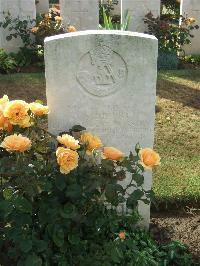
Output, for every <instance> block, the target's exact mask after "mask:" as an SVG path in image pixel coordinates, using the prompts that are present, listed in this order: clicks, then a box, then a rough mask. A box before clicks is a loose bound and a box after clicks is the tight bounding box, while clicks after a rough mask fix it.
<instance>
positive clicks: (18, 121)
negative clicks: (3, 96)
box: [3, 100, 31, 128]
mask: <svg viewBox="0 0 200 266" xmlns="http://www.w3.org/2000/svg"><path fill="white" fill-rule="evenodd" d="M28 110H29V104H28V103H26V102H25V101H22V100H15V101H10V102H9V103H8V104H7V105H6V107H5V109H4V112H3V115H4V116H5V117H7V118H8V119H9V120H10V123H11V124H13V125H19V126H20V127H23V128H24V127H30V126H31V124H30V117H29V115H28Z"/></svg>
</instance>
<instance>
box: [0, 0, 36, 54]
mask: <svg viewBox="0 0 200 266" xmlns="http://www.w3.org/2000/svg"><path fill="white" fill-rule="evenodd" d="M4 12H5V14H8V12H9V13H10V14H11V16H12V18H17V17H19V18H20V19H21V20H32V19H35V18H36V8H35V0H6V1H5V0H0V21H4V17H5V14H4ZM9 34H10V32H9V31H8V29H7V28H6V29H3V28H2V27H1V28H0V48H4V49H5V50H6V51H7V52H16V51H18V49H19V47H20V46H22V42H21V40H19V39H15V38H13V39H12V40H11V41H7V40H6V36H8V35H9Z"/></svg>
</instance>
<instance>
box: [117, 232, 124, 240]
mask: <svg viewBox="0 0 200 266" xmlns="http://www.w3.org/2000/svg"><path fill="white" fill-rule="evenodd" d="M118 236H119V238H120V239H121V240H122V241H124V240H125V238H126V233H125V232H120V233H119V234H118Z"/></svg>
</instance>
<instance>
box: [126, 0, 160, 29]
mask: <svg viewBox="0 0 200 266" xmlns="http://www.w3.org/2000/svg"><path fill="white" fill-rule="evenodd" d="M126 10H128V11H129V15H130V17H131V21H130V26H129V30H131V31H137V32H145V31H146V26H145V24H144V17H145V15H146V14H147V13H149V12H151V13H152V14H153V15H154V16H155V17H158V16H160V0H123V1H122V14H125V11H126Z"/></svg>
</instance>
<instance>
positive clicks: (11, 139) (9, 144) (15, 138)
mask: <svg viewBox="0 0 200 266" xmlns="http://www.w3.org/2000/svg"><path fill="white" fill-rule="evenodd" d="M1 147H2V148H4V149H6V150H7V151H9V152H13V151H19V152H24V151H26V150H28V149H30V147H31V140H30V139H29V138H26V137H23V136H22V135H21V134H19V135H17V134H14V135H11V136H8V137H5V138H4V140H3V142H2V143H1Z"/></svg>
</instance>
